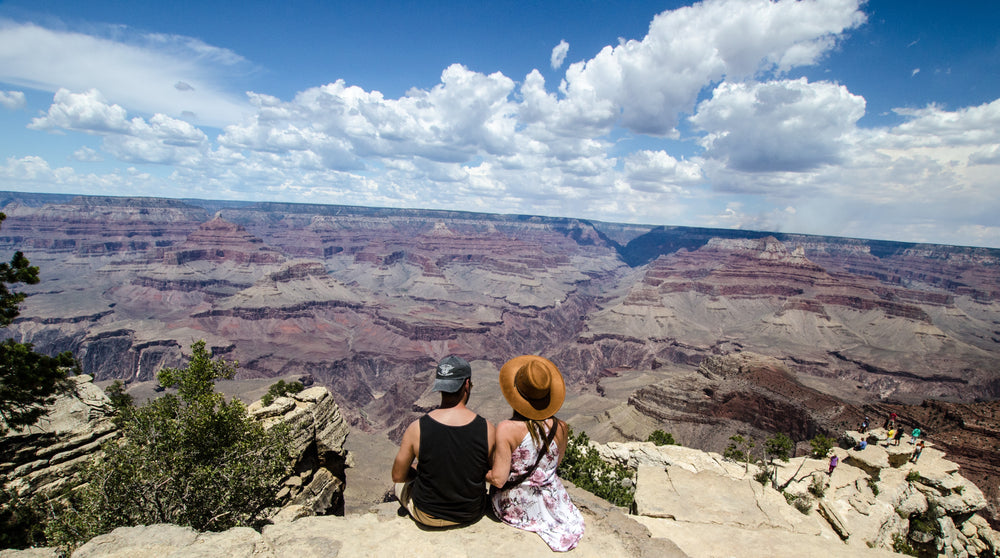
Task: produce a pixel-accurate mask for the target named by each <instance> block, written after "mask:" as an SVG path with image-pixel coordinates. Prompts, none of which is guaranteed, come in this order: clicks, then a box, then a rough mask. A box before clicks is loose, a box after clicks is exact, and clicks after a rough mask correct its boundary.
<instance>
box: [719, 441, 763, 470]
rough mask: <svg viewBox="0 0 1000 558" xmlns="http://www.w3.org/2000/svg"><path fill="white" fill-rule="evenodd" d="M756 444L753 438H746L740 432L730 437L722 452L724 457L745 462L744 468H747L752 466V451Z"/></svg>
mask: <svg viewBox="0 0 1000 558" xmlns="http://www.w3.org/2000/svg"><path fill="white" fill-rule="evenodd" d="M755 445H757V443H756V442H754V441H753V439H752V438H744V437H743V436H742V435H740V434H733V435H732V436H730V437H729V445H728V446H727V447H726V450H725V451H724V452H723V453H722V457H724V458H726V459H732V460H733V461H742V462H743V464H744V465H743V469H744V470H747V469H748V468H749V467H750V460H751V451H752V450H753V447H754V446H755Z"/></svg>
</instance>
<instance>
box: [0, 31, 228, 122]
mask: <svg viewBox="0 0 1000 558" xmlns="http://www.w3.org/2000/svg"><path fill="white" fill-rule="evenodd" d="M114 31H115V32H116V34H117V35H121V34H123V31H125V30H123V29H121V28H115V29H114ZM109 34H110V33H109ZM128 39H129V40H127V41H126V40H122V39H121V38H120V37H116V38H105V37H97V36H93V35H86V34H83V33H75V32H68V31H55V30H51V29H46V28H44V27H40V26H37V25H34V24H30V23H14V22H11V21H3V20H0V81H3V82H6V83H11V84H14V85H17V86H21V87H26V88H31V89H40V90H43V91H51V92H56V91H59V90H60V89H68V90H71V91H77V92H81V91H87V90H90V89H97V90H99V91H101V93H103V94H104V95H106V96H107V97H108V98H110V99H111V100H112V101H114V102H116V103H120V104H122V105H124V106H127V107H130V108H131V109H132V110H136V111H140V112H145V113H150V114H152V113H157V112H159V113H164V114H169V115H173V116H180V115H181V114H185V113H186V114H188V115H191V117H192V119H193V120H194V121H195V122H197V123H199V124H206V125H212V126H219V125H223V124H227V123H230V122H232V121H234V120H237V119H239V118H240V117H241V115H243V114H244V113H245V112H246V108H247V107H246V106H245V104H244V102H243V100H242V99H240V98H239V97H238V96H234V95H230V94H228V93H225V92H224V91H223V90H221V89H220V88H219V87H218V86H217V85H216V79H217V78H216V77H215V76H216V75H218V74H220V73H222V74H224V73H231V69H232V68H235V67H237V66H240V65H244V64H246V62H245V61H244V60H243V59H242V58H241V57H240V56H238V55H236V54H234V53H232V52H230V51H227V50H225V49H220V48H218V47H213V46H211V45H207V44H205V43H203V42H201V41H199V40H197V39H193V38H190V37H178V36H173V35H164V34H146V35H136V36H134V37H133V36H130V37H128ZM178 83H184V84H186V85H187V86H188V87H187V88H177V87H175V84H178Z"/></svg>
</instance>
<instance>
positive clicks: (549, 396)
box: [486, 355, 584, 552]
mask: <svg viewBox="0 0 1000 558" xmlns="http://www.w3.org/2000/svg"><path fill="white" fill-rule="evenodd" d="M500 389H501V390H502V391H503V395H504V397H505V398H506V399H507V403H509V404H510V406H511V408H513V410H514V415H513V417H511V419H510V420H505V421H503V422H501V423H500V424H498V425H497V433H496V449H495V450H494V453H493V468H492V469H491V470H490V471H489V472H488V473H487V474H486V480H487V481H489V482H490V483H491V484H492V485H493V486H495V487H497V488H498V489H499V490H496V491H495V492H494V494H493V498H492V504H493V511H494V512H495V513H496V516H497V518H498V519H500V520H501V521H503V522H504V523H507V524H508V525H512V526H514V527H517V528H518V529H524V530H526V531H533V532H535V533H538V535H539V536H541V537H542V540H544V541H545V543H546V544H548V545H549V548H551V549H552V550H555V551H559V552H562V551H566V550H571V549H573V548H575V547H576V545H577V543H579V542H580V539H581V538H582V537H583V530H584V524H583V516H582V515H580V510H578V509H577V507H576V506H575V505H573V502H572V501H571V500H570V498H569V494H567V493H566V488H565V487H564V486H563V484H562V481H560V480H559V477H557V476H556V468H557V467H558V466H559V461H560V460H561V459H562V456H563V453H564V452H565V451H566V444H567V441H568V438H569V428H568V427H567V426H566V423H565V422H563V421H561V420H559V419H557V418H556V417H555V414H556V411H558V410H559V408H560V407H561V406H562V403H563V399H564V398H565V397H566V384H565V383H564V382H563V377H562V374H560V373H559V369H558V368H556V365H555V364H553V363H552V362H551V361H549V360H547V359H544V358H542V357H538V356H532V355H525V356H519V357H516V358H514V359H511V360H510V361H508V362H507V363H506V364H504V365H503V367H502V368H501V369H500Z"/></svg>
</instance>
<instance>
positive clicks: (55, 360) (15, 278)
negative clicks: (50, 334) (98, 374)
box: [0, 213, 78, 435]
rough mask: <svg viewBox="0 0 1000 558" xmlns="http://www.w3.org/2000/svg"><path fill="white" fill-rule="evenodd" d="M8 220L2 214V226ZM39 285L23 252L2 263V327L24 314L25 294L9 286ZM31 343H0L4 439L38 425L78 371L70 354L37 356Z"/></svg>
mask: <svg viewBox="0 0 1000 558" xmlns="http://www.w3.org/2000/svg"><path fill="white" fill-rule="evenodd" d="M6 218H7V216H6V215H4V214H3V213H0V223H2V222H3V220H4V219H6ZM18 283H24V284H26V285H34V284H35V283H38V268H37V267H35V266H33V265H31V263H30V262H29V261H28V258H26V257H24V254H23V253H21V252H15V253H14V255H13V257H11V259H10V263H6V262H5V263H0V327H7V326H8V325H10V324H11V322H13V321H14V318H16V317H17V316H18V314H19V313H20V304H21V302H22V301H23V300H24V297H25V295H24V293H18V292H14V291H12V290H10V289H9V288H8V285H15V284H18ZM32 349H33V347H32V345H31V343H17V342H15V341H14V340H13V339H6V340H4V341H3V342H0V435H3V434H6V433H7V431H8V430H9V429H11V428H19V427H22V426H27V425H29V424H34V423H35V421H36V420H38V419H39V417H41V416H42V415H43V414H44V413H45V405H47V404H48V403H51V402H52V400H53V399H54V398H55V395H56V394H57V393H58V392H59V391H60V390H62V389H64V388H65V387H66V371H67V369H78V367H77V364H76V361H75V360H73V355H72V354H71V353H69V352H65V353H62V354H59V355H57V356H55V357H50V356H47V355H43V354H39V353H36V352H35V351H33V350H32Z"/></svg>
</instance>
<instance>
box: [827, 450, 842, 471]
mask: <svg viewBox="0 0 1000 558" xmlns="http://www.w3.org/2000/svg"><path fill="white" fill-rule="evenodd" d="M837 463H840V460H839V459H838V458H837V456H836V455H834V456H833V457H831V458H830V470H829V471H827V472H826V474H828V475H832V474H833V470H834V469H836V468H837Z"/></svg>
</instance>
